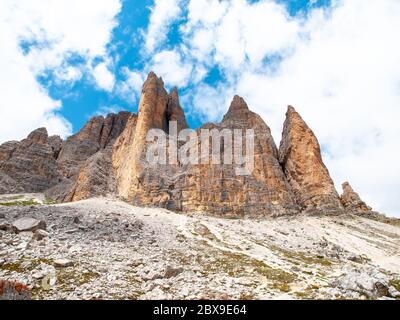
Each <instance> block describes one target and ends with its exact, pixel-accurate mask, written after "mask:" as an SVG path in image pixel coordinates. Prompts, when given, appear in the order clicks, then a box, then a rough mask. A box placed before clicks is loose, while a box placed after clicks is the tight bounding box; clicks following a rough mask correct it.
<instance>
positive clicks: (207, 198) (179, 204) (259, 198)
mask: <svg viewBox="0 0 400 320" xmlns="http://www.w3.org/2000/svg"><path fill="white" fill-rule="evenodd" d="M171 120H177V122H178V123H177V127H178V129H183V128H186V127H187V124H186V120H185V118H184V115H183V112H182V109H181V108H180V106H179V102H178V97H177V92H176V90H174V91H173V92H172V93H171V94H170V95H169V96H168V94H167V92H166V91H165V89H164V88H163V83H162V80H161V79H159V78H157V77H156V76H155V75H154V74H150V75H149V78H148V79H147V81H146V83H145V85H144V87H143V91H142V98H141V102H140V105H139V114H138V119H137V123H136V127H135V129H133V128H130V127H128V126H127V128H126V130H127V131H129V134H126V135H125V134H123V135H122V136H121V137H120V139H123V140H124V141H130V143H127V144H126V146H125V147H122V148H123V149H126V150H127V152H121V143H120V142H119V143H117V145H118V150H117V153H115V155H116V154H118V155H119V156H115V155H114V158H113V161H114V164H117V165H116V166H115V167H116V169H117V172H118V173H117V174H118V177H119V178H118V191H119V195H120V196H122V197H124V198H126V199H128V200H129V201H131V202H133V203H135V204H137V205H144V206H155V207H165V208H168V209H172V210H175V211H183V212H193V211H195V212H199V211H200V212H210V213H214V214H218V215H225V216H244V215H246V216H260V215H282V214H290V213H297V212H298V209H299V207H298V206H297V204H296V202H295V199H294V195H293V193H292V192H291V188H290V185H289V184H288V183H287V181H286V179H285V175H284V173H283V171H282V168H281V166H280V164H279V161H278V151H277V148H276V146H275V143H274V141H273V139H272V135H271V131H270V129H269V128H268V126H267V125H266V124H265V123H264V121H263V120H262V119H261V118H260V117H259V116H258V115H257V114H255V113H253V112H251V111H250V110H249V109H248V106H247V105H246V103H245V102H244V100H243V99H242V98H240V97H238V96H236V97H235V98H234V99H233V101H232V105H231V107H230V109H229V111H228V113H227V114H226V115H225V117H224V119H223V121H222V122H221V123H220V124H212V125H210V124H209V125H205V126H203V127H202V128H200V129H199V130H197V134H198V136H200V131H201V130H202V129H208V130H213V129H216V130H219V132H221V131H222V130H224V129H242V130H243V132H245V130H246V129H253V130H254V131H255V142H254V143H255V152H254V153H255V154H254V155H255V161H254V170H253V172H252V174H251V175H243V176H238V175H237V174H236V168H237V165H234V164H210V163H205V164H203V163H199V164H187V165H182V164H179V165H177V164H167V165H160V164H156V165H151V164H148V163H147V162H146V160H145V151H146V150H147V148H146V146H147V144H146V141H145V137H146V135H147V132H148V131H149V130H150V129H154V128H156V129H161V130H163V131H167V129H168V125H166V124H167V123H169V121H171ZM129 135H130V138H127V137H126V136H129ZM132 135H133V136H132ZM167 138H168V137H167ZM243 140H244V139H243ZM167 141H169V140H167ZM220 142H221V148H224V145H223V143H222V142H223V141H222V140H220ZM244 142H245V141H243V144H245V143H244ZM168 143H169V142H167V145H166V146H167V147H168V146H169V145H168ZM200 148H201V147H200V146H199V149H200ZM221 150H222V149H221ZM224 154H225V152H224V151H222V157H224ZM121 156H122V157H124V159H123V160H121V158H120V157H121ZM168 156H169V152H168V154H167V157H168ZM208 156H209V159H210V158H211V156H212V150H211V149H210V153H209V154H208ZM121 164H122V165H121Z"/></svg>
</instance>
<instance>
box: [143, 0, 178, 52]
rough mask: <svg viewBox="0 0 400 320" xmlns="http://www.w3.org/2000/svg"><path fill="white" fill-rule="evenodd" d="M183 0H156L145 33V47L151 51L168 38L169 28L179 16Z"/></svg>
mask: <svg viewBox="0 0 400 320" xmlns="http://www.w3.org/2000/svg"><path fill="white" fill-rule="evenodd" d="M181 3H182V0H155V3H154V6H153V7H151V8H150V9H151V15H150V22H149V26H148V28H147V31H146V33H145V36H144V39H145V49H146V50H147V52H149V53H151V52H153V51H154V50H155V49H157V47H159V46H161V45H162V44H163V41H165V40H166V39H167V33H168V28H169V27H170V26H171V24H172V23H173V22H174V21H176V20H177V19H178V18H179V15H180V14H181V8H180V5H181Z"/></svg>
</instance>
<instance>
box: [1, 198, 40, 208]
mask: <svg viewBox="0 0 400 320" xmlns="http://www.w3.org/2000/svg"><path fill="white" fill-rule="evenodd" d="M37 205H39V203H37V202H36V201H35V199H30V200H23V201H11V202H0V206H4V207H25V206H37Z"/></svg>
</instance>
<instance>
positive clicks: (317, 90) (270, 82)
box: [180, 0, 400, 216]
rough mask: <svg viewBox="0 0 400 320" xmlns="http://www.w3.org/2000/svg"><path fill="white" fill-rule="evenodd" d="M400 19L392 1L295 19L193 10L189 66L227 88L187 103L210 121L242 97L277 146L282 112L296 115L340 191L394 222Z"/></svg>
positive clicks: (216, 8)
mask: <svg viewBox="0 0 400 320" xmlns="http://www.w3.org/2000/svg"><path fill="white" fill-rule="evenodd" d="M399 17H400V3H399V2H398V1H397V0H385V1H380V0H371V1H363V0H337V1H333V2H332V5H331V7H329V8H327V9H321V8H319V9H318V8H314V9H312V10H311V11H310V12H309V13H308V14H307V15H298V16H296V17H292V16H290V15H289V14H288V13H287V11H286V9H285V7H284V6H282V5H279V4H277V3H274V1H267V0H264V1H258V2H255V3H249V2H247V1H244V0H232V1H217V0H215V1H214V0H191V1H189V4H188V13H187V17H186V18H187V20H186V22H185V24H183V25H182V26H181V27H180V30H181V32H182V35H183V43H181V44H180V48H185V50H184V51H183V52H184V56H185V61H191V63H192V65H193V68H194V69H198V68H205V69H206V70H210V69H211V68H215V67H218V68H219V69H220V71H221V72H222V74H223V77H224V84H225V86H226V88H225V89H224V90H218V89H216V88H215V87H210V86H206V85H199V86H198V88H197V89H195V90H194V91H193V94H192V97H191V98H189V97H185V98H186V101H190V103H193V108H194V110H197V112H199V113H200V114H202V115H204V116H207V114H208V119H209V120H215V119H217V118H218V114H219V116H221V115H222V113H223V112H224V111H225V110H226V109H227V107H228V104H227V103H226V104H225V105H224V107H223V108H221V107H217V108H213V106H214V105H216V104H218V105H220V104H221V103H223V102H226V101H229V99H227V97H226V94H227V92H229V93H230V92H235V93H239V94H241V95H242V96H244V97H245V99H246V100H247V101H248V103H249V105H250V107H251V108H252V109H253V110H254V111H256V112H258V113H260V114H261V115H262V116H263V118H264V120H265V121H266V122H267V123H268V124H269V125H270V126H271V128H272V131H273V134H274V137H275V140H276V141H277V142H279V140H280V132H281V130H282V123H283V121H284V113H285V111H286V106H287V105H288V104H292V105H294V106H295V107H296V108H297V109H298V111H299V112H300V113H301V114H302V115H303V117H304V119H305V120H306V121H307V122H308V123H309V125H310V127H311V128H312V129H313V130H314V131H315V133H316V135H317V136H318V138H319V140H320V143H321V145H322V149H323V151H324V159H325V161H326V163H327V165H328V167H329V169H330V171H331V174H332V176H333V178H334V180H335V183H336V184H337V187H338V189H339V191H340V184H341V183H342V182H343V181H344V180H350V182H351V184H352V185H353V186H354V188H355V189H356V190H357V191H359V193H360V194H361V196H362V197H363V198H365V200H366V201H368V202H369V203H370V204H371V205H372V206H374V207H375V208H376V209H378V210H381V211H383V212H386V213H388V214H392V215H393V214H395V215H398V216H400V205H399V204H398V201H397V199H398V197H399V196H400V194H399V191H398V190H400V185H399V182H398V181H400V164H398V162H397V160H396V159H397V158H398V157H399V156H400V151H399V143H398V137H399V136H400V127H399V126H398V124H397V123H396V122H397V119H398V117H399V116H400V111H399V110H400V109H399V108H398V106H399V105H400V90H399V88H400V85H399V84H400V44H399V42H398V41H396V39H397V34H396V30H400V19H399ZM220 85H222V83H221V84H220ZM217 87H218V86H217ZM207 95H208V96H209V97H211V98H212V99H211V101H212V102H210V103H207V102H205V101H204V99H202V97H203V96H207ZM388 163H390V165H388Z"/></svg>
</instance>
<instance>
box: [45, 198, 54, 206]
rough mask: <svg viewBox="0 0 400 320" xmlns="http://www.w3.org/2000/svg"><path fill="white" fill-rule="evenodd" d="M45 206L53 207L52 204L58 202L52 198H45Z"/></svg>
mask: <svg viewBox="0 0 400 320" xmlns="http://www.w3.org/2000/svg"><path fill="white" fill-rule="evenodd" d="M43 204H45V205H52V204H57V201H56V200H53V199H51V198H47V197H46V198H45V199H44V200H43Z"/></svg>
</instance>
